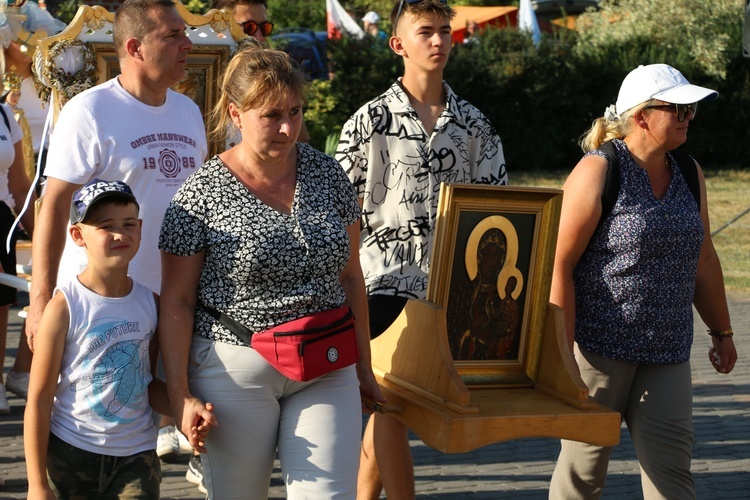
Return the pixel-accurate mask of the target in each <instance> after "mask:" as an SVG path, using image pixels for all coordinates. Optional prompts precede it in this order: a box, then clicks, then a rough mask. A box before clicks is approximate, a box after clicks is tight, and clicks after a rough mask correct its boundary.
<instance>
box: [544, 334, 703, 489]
mask: <svg viewBox="0 0 750 500" xmlns="http://www.w3.org/2000/svg"><path fill="white" fill-rule="evenodd" d="M575 357H576V361H577V362H578V366H579V367H580V370H581V377H582V378H583V381H584V382H585V383H586V385H587V386H588V388H589V393H590V394H591V396H592V397H593V399H594V400H595V401H596V402H597V403H599V404H602V405H604V406H607V407H609V408H612V409H614V410H617V411H618V412H620V413H621V414H622V417H623V420H624V421H625V423H626V424H627V426H628V431H629V432H630V436H631V438H632V439H633V444H634V446H635V451H636V455H637V456H638V463H639V464H640V469H641V486H642V488H643V498H644V499H645V500H652V499H675V500H690V499H694V498H695V487H694V482H693V476H692V474H691V472H690V461H691V457H692V447H693V427H692V413H693V397H692V386H691V379H690V363H689V362H686V363H680V364H674V365H658V366H654V365H639V364H634V363H628V362H624V361H615V360H611V359H606V358H603V357H601V356H597V355H596V354H593V353H591V352H588V351H586V350H583V349H580V348H579V347H578V345H577V344H576V346H575ZM611 452H612V448H611V447H602V446H593V445H589V444H585V443H579V442H576V441H562V449H561V450H560V456H559V458H558V460H557V465H556V467H555V471H554V473H553V474H552V483H551V485H550V491H549V498H550V499H554V500H569V499H586V500H590V499H597V498H599V497H600V496H601V494H602V489H603V488H604V483H605V480H606V476H607V466H608V464H609V457H610V454H611ZM633 497H636V494H635V492H634V493H633Z"/></svg>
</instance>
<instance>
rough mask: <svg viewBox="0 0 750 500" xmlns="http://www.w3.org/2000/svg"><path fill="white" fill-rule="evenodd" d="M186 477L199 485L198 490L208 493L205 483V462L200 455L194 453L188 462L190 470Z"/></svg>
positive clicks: (190, 481) (188, 480)
mask: <svg viewBox="0 0 750 500" xmlns="http://www.w3.org/2000/svg"><path fill="white" fill-rule="evenodd" d="M185 479H186V480H187V482H189V483H193V484H194V485H196V486H197V487H198V491H200V492H201V493H203V494H206V493H208V490H206V486H205V485H204V484H203V462H201V457H200V455H193V456H191V457H190V461H189V462H188V470H187V472H186V473H185Z"/></svg>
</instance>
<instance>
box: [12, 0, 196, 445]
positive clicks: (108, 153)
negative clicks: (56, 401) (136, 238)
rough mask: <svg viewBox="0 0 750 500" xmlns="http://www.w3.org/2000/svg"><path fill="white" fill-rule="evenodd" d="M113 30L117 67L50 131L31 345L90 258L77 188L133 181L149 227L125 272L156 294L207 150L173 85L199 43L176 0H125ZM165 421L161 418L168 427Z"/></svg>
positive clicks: (35, 254)
mask: <svg viewBox="0 0 750 500" xmlns="http://www.w3.org/2000/svg"><path fill="white" fill-rule="evenodd" d="M113 38H114V44H115V48H116V51H117V57H118V60H119V63H120V71H121V73H120V75H119V76H117V77H115V78H113V79H111V80H109V81H107V82H105V83H103V84H101V85H98V86H96V87H94V88H92V89H89V90H87V91H85V92H82V93H81V94H79V95H77V96H75V97H74V98H73V99H71V100H70V101H69V102H68V103H67V104H66V105H65V106H64V107H63V109H62V111H61V112H60V116H59V118H58V120H57V123H56V124H55V128H54V131H53V134H52V138H51V140H50V149H49V153H48V157H47V166H46V169H45V175H46V176H47V184H46V186H45V191H44V198H43V202H42V206H41V209H40V212H39V216H38V219H37V226H36V230H35V232H34V240H33V244H32V261H33V267H32V292H31V293H30V307H29V312H28V317H27V320H26V336H27V340H28V343H29V346H30V347H31V349H32V350H33V349H34V335H35V333H36V330H37V327H38V324H39V319H40V317H41V314H42V312H43V311H44V307H45V306H46V304H47V302H49V300H50V298H51V297H52V291H53V290H54V288H55V285H56V284H57V283H60V284H63V283H66V282H68V281H69V280H71V279H74V278H75V276H76V275H77V274H79V273H80V272H81V270H82V269H83V268H84V267H85V264H86V256H85V253H84V252H83V251H82V250H83V249H82V248H79V247H77V246H75V245H73V244H71V241H70V239H69V238H66V237H65V236H66V228H67V217H66V215H67V213H68V207H69V206H70V201H71V197H72V195H73V193H74V192H75V191H76V189H78V188H79V187H81V186H82V185H83V184H85V183H87V182H88V181H89V180H91V179H93V178H100V179H103V180H108V181H115V180H118V181H123V182H125V183H127V184H128V185H129V186H130V187H131V189H132V190H133V193H134V194H135V196H136V197H137V198H138V200H139V203H140V208H141V212H140V213H141V218H142V219H143V235H142V242H141V249H140V251H139V252H138V254H137V255H136V257H135V258H134V259H133V261H132V262H131V263H130V271H129V273H130V276H131V277H132V278H133V279H134V280H136V281H138V282H140V283H142V284H144V285H146V286H148V287H149V288H151V289H152V290H153V291H154V292H156V293H159V291H160V288H161V257H160V254H159V249H158V246H157V243H158V236H159V230H160V228H161V221H162V218H163V216H164V212H165V211H166V209H167V206H168V205H169V202H170V201H171V199H172V196H173V195H174V194H175V193H176V192H177V189H178V188H179V187H180V185H182V183H183V182H184V181H185V179H187V177H188V176H189V175H190V174H191V173H192V172H194V171H195V170H196V169H197V168H199V167H200V166H201V165H202V164H203V161H204V160H205V157H206V155H207V153H208V146H207V142H206V132H205V126H204V124H203V117H202V116H201V113H200V110H199V109H198V106H197V105H196V104H195V103H194V102H193V101H191V100H190V99H189V98H188V97H186V96H184V95H181V94H178V93H176V92H174V91H172V90H170V87H171V86H173V85H175V84H176V83H178V82H179V81H180V80H181V79H182V78H183V77H184V76H185V66H186V63H187V55H188V51H189V50H190V49H191V48H192V47H193V44H192V42H191V41H190V39H189V38H188V37H187V34H186V31H185V22H184V21H183V20H182V18H181V17H180V15H179V13H178V12H177V10H176V9H175V6H174V3H173V2H172V0H126V1H125V2H124V3H123V4H122V5H121V6H120V7H119V8H118V10H117V12H116V13H115V20H114V27H113ZM167 424H168V422H166V421H163V422H162V426H164V429H165V430H167V431H169V430H170V429H172V427H171V426H168V425H167ZM168 427H169V428H168ZM160 435H161V432H160ZM177 437H178V436H177V435H176V433H174V439H171V440H170V441H173V442H175V443H176V442H177V441H176V440H177ZM178 450H179V448H178ZM186 451H187V450H186Z"/></svg>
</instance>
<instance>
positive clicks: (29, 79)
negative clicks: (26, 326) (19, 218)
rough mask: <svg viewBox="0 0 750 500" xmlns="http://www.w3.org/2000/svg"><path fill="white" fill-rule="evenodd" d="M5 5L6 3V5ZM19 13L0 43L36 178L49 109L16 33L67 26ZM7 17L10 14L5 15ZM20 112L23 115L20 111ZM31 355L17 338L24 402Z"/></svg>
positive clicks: (27, 6)
mask: <svg viewBox="0 0 750 500" xmlns="http://www.w3.org/2000/svg"><path fill="white" fill-rule="evenodd" d="M4 5H5V3H3V6H4ZM17 13H18V14H19V16H14V15H10V16H4V17H15V18H16V19H17V21H18V23H7V24H3V23H0V44H2V46H3V47H4V50H2V52H3V57H4V58H5V60H6V63H7V64H6V68H13V70H12V72H13V73H15V74H16V75H18V76H19V77H20V78H21V88H20V97H19V100H18V103H16V104H14V105H13V107H14V108H16V107H17V108H18V109H20V110H22V111H23V115H22V120H21V123H24V122H25V123H24V125H26V124H28V129H27V130H30V131H31V134H30V136H31V139H30V141H31V147H32V148H33V154H34V162H33V163H34V164H33V165H30V164H27V165H25V172H26V173H27V174H29V177H30V178H31V179H33V178H34V175H33V173H34V172H35V169H36V167H37V163H38V159H39V157H41V168H42V170H43V169H44V161H45V158H46V151H47V149H46V142H45V144H42V130H43V128H44V122H45V119H46V117H47V111H48V108H46V105H47V103H45V102H43V101H42V100H41V99H39V95H38V93H37V91H36V89H35V87H34V83H35V80H36V79H35V77H34V74H33V73H32V71H31V65H32V59H31V57H30V55H31V49H32V48H31V47H29V46H28V45H19V43H18V42H17V40H18V37H19V33H17V32H15V30H17V29H18V28H19V27H22V28H23V29H24V30H25V31H27V32H28V33H32V34H34V33H38V32H44V33H46V34H47V35H49V36H52V35H55V34H57V33H59V32H60V31H62V30H63V29H65V23H63V22H62V21H60V20H59V19H55V18H53V17H52V16H51V15H50V14H49V12H47V11H46V10H44V9H42V8H40V7H39V6H38V5H37V4H36V3H34V2H26V3H24V4H23V5H21V6H20V8H19V9H18V11H17ZM6 14H8V13H7V12H6ZM17 113H18V114H19V116H21V115H20V111H17ZM24 133H26V132H24ZM27 140H28V139H25V140H24V144H25V145H26V147H28V142H27ZM24 153H26V150H24ZM24 156H26V154H24ZM29 156H30V155H29ZM39 193H40V190H39V189H36V192H35V194H36V195H38V194H39ZM31 207H32V208H29V209H28V210H31V211H33V205H31ZM26 232H27V236H28V237H31V234H30V233H28V230H27V231H26ZM23 264H28V262H23ZM31 356H32V353H31V350H30V349H29V346H28V344H27V342H26V338H25V337H24V336H23V335H21V336H20V338H19V339H18V348H17V350H16V356H15V359H14V361H13V366H12V368H11V369H10V370H9V371H8V374H7V378H6V388H7V389H8V391H10V392H12V393H14V394H15V395H17V396H18V397H20V398H23V399H26V393H27V391H28V387H29V370H30V369H31Z"/></svg>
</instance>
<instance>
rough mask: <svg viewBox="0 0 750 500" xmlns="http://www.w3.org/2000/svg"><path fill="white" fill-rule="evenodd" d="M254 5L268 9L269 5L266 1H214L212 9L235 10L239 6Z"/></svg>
mask: <svg viewBox="0 0 750 500" xmlns="http://www.w3.org/2000/svg"><path fill="white" fill-rule="evenodd" d="M253 4H258V5H262V6H263V7H265V8H268V3H267V2H266V0H213V1H212V2H211V8H212V9H227V10H234V8H235V7H236V6H237V5H253Z"/></svg>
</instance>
